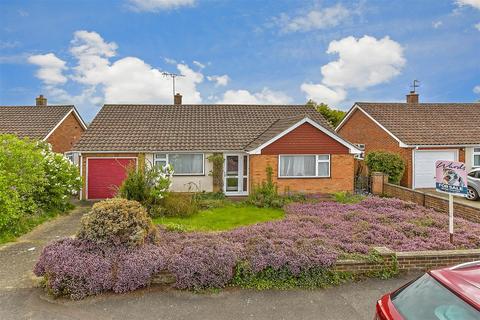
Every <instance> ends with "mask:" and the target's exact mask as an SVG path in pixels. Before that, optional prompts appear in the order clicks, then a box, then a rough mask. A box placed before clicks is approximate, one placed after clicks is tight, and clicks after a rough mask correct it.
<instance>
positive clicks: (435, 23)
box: [432, 21, 443, 29]
mask: <svg viewBox="0 0 480 320" xmlns="http://www.w3.org/2000/svg"><path fill="white" fill-rule="evenodd" d="M442 24H443V22H442V21H433V22H432V27H433V28H434V29H438V28H440V27H441V26H442Z"/></svg>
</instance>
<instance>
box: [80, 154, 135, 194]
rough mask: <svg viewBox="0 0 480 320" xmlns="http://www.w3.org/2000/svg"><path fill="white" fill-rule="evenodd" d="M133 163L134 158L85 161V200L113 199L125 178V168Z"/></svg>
mask: <svg viewBox="0 0 480 320" xmlns="http://www.w3.org/2000/svg"><path fill="white" fill-rule="evenodd" d="M135 162H136V159H135V158H102V159H87V199H105V198H112V197H114V196H115V193H116V191H117V187H118V186H120V185H121V184H122V182H123V180H125V177H126V176H127V172H126V170H127V167H128V166H129V165H135Z"/></svg>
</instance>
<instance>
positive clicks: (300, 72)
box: [0, 0, 480, 121]
mask: <svg viewBox="0 0 480 320" xmlns="http://www.w3.org/2000/svg"><path fill="white" fill-rule="evenodd" d="M164 72H168V73H176V74H181V75H182V77H177V78H176V79H177V81H176V91H177V92H179V93H181V94H182V95H183V102H184V103H249V104H289V103H292V104H303V103H305V102H306V101H307V100H309V99H313V100H314V101H316V102H323V103H327V104H329V105H330V106H332V107H334V108H337V109H341V110H348V109H349V108H350V107H351V106H352V104H353V103H354V102H355V101H404V100H405V94H406V93H408V91H409V90H411V87H410V86H411V84H412V81H413V80H414V79H417V80H419V81H420V87H419V88H418V92H419V94H420V100H421V101H422V102H472V101H478V100H480V0H421V1H418V0H388V1H387V0H371V1H370V0H357V1H353V0H352V1H327V0H324V1H321V0H318V1H307V0H302V1H299V0H297V1H293V0H291V1H286V0H284V1H282V0H117V1H108V0H102V1H98V0H82V1H76V0H62V1H60V0H57V1H54V0H37V1H27V0H15V1H13V0H2V1H0V105H32V104H34V101H35V100H34V98H35V97H36V96H38V95H39V94H43V95H45V96H46V97H47V98H48V102H49V104H75V106H76V107H77V109H78V110H79V112H80V113H81V115H82V116H83V117H84V119H85V120H87V121H91V119H92V118H93V117H94V116H95V114H96V113H97V112H98V110H99V109H100V108H101V106H102V105H103V104H104V103H136V104H140V103H157V104H163V103H172V100H173V97H172V95H173V93H172V80H171V78H168V77H166V76H165V75H163V73H164Z"/></svg>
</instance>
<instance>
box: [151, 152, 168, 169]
mask: <svg viewBox="0 0 480 320" xmlns="http://www.w3.org/2000/svg"><path fill="white" fill-rule="evenodd" d="M154 161H155V165H156V166H161V167H165V166H166V165H167V163H168V160H167V154H166V153H156V154H155V160H154Z"/></svg>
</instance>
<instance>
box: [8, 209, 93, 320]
mask: <svg viewBox="0 0 480 320" xmlns="http://www.w3.org/2000/svg"><path fill="white" fill-rule="evenodd" d="M88 209H89V206H81V205H79V204H78V205H77V207H76V208H75V209H74V210H73V211H72V212H71V213H70V214H68V215H65V216H59V217H57V218H55V219H54V220H52V221H49V222H46V223H44V224H42V225H40V226H38V227H36V228H35V229H33V230H32V231H31V232H30V233H28V234H26V235H23V236H22V237H20V238H19V239H18V240H17V241H15V242H11V243H7V244H5V245H1V246H0V289H1V290H4V289H10V288H30V287H31V286H32V277H33V272H32V269H33V266H34V264H35V262H36V261H37V258H38V256H39V255H40V253H41V251H42V249H43V247H44V246H45V245H46V244H48V243H49V242H51V241H53V240H55V239H59V238H62V237H68V236H71V235H74V234H75V232H76V231H77V229H78V226H79V223H80V217H81V216H82V215H83V213H84V212H86V211H87V210H88ZM0 318H1V317H0Z"/></svg>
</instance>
